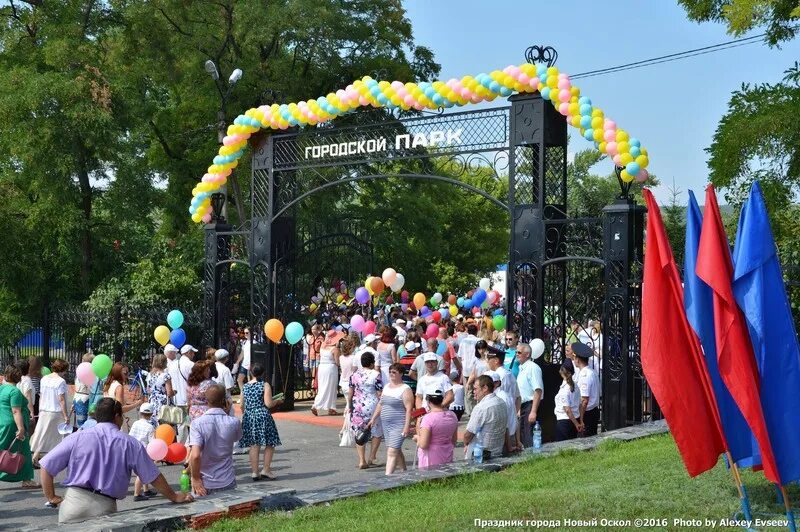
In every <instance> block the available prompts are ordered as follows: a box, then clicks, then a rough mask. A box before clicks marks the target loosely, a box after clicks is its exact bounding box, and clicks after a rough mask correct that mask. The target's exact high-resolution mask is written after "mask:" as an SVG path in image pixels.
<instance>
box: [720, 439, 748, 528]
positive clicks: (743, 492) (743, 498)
mask: <svg viewBox="0 0 800 532" xmlns="http://www.w3.org/2000/svg"><path fill="white" fill-rule="evenodd" d="M725 459H726V460H727V461H728V464H729V465H730V466H731V472H732V473H733V480H734V482H735V483H736V489H737V490H739V503H740V504H741V505H742V513H743V514H744V519H745V521H752V520H753V513H752V512H751V510H750V498H749V497H748V496H747V489H746V488H745V487H744V484H742V477H741V475H739V467H738V466H737V465H736V462H734V461H733V457H732V456H731V452H730V451H725Z"/></svg>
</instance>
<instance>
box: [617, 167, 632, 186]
mask: <svg viewBox="0 0 800 532" xmlns="http://www.w3.org/2000/svg"><path fill="white" fill-rule="evenodd" d="M619 177H620V179H622V181H624V182H625V183H630V182H631V181H633V176H632V175H631V174H629V173H628V171H627V170H622V171H621V172H620V173H619Z"/></svg>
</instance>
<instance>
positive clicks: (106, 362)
mask: <svg viewBox="0 0 800 532" xmlns="http://www.w3.org/2000/svg"><path fill="white" fill-rule="evenodd" d="M113 365H114V361H113V360H111V358H110V357H109V356H108V355H103V354H100V355H97V356H96V357H94V359H93V360H92V371H93V372H94V374H95V375H96V376H97V378H98V379H105V378H106V377H108V374H109V373H111V366H113ZM42 374H44V373H42Z"/></svg>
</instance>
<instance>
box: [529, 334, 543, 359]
mask: <svg viewBox="0 0 800 532" xmlns="http://www.w3.org/2000/svg"><path fill="white" fill-rule="evenodd" d="M542 354H544V342H543V341H542V339H541V338H534V339H533V340H531V358H532V359H533V360H536V359H537V358H539V357H540V356H542Z"/></svg>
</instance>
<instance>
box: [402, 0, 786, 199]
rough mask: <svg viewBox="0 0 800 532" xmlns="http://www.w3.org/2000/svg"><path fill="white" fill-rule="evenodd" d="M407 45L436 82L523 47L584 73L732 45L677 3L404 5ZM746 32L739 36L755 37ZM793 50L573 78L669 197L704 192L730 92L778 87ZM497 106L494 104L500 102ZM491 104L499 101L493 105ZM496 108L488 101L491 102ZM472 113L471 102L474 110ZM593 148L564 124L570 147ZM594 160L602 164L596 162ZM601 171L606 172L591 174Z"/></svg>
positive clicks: (442, 1) (748, 51) (503, 59)
mask: <svg viewBox="0 0 800 532" xmlns="http://www.w3.org/2000/svg"><path fill="white" fill-rule="evenodd" d="M403 5H404V6H405V8H406V10H407V16H408V18H409V19H410V20H411V23H412V27H413V31H414V40H415V42H416V43H417V44H418V45H423V46H427V47H428V48H430V49H431V50H433V52H434V55H435V58H436V61H437V62H438V63H440V64H441V67H442V68H441V73H440V79H443V80H447V79H450V78H453V77H455V78H461V77H462V76H464V75H467V74H469V75H473V76H474V75H476V74H479V73H481V72H486V73H488V72H491V71H492V70H502V69H503V68H505V67H506V66H507V65H510V64H520V63H522V62H524V60H525V57H524V52H525V49H526V48H527V47H528V46H531V45H535V44H538V45H549V46H552V47H554V48H555V49H556V50H557V51H558V61H557V63H556V66H558V67H559V70H561V71H563V72H566V73H567V74H573V73H579V72H587V71H590V70H596V69H600V68H606V67H612V66H616V65H622V64H626V63H631V62H634V61H639V60H643V59H649V58H652V57H658V56H662V55H667V54H671V53H675V52H682V51H684V50H691V49H694V48H700V47H703V46H708V45H712V44H718V43H722V42H727V41H730V40H733V39H734V38H735V37H732V36H730V35H728V34H727V33H726V31H725V30H726V27H725V25H724V24H719V23H710V22H708V23H702V24H698V23H695V22H692V21H689V20H688V18H687V17H686V13H685V11H684V10H683V9H682V8H681V7H680V6H678V4H677V1H675V0H657V1H647V2H645V1H642V0H639V1H633V0H615V1H608V0H607V1H603V2H597V1H588V0H582V1H570V0H562V1H560V2H552V1H551V2H542V1H540V0H506V1H504V2H494V1H487V0H484V1H478V0H459V1H453V0H435V1H433V0H404V2H403ZM762 32H763V30H756V31H753V32H751V33H749V34H747V36H750V35H756V34H759V33H762ZM798 52H800V42H798V41H797V40H796V41H794V42H790V43H788V44H784V45H783V46H782V48H781V49H777V48H769V47H768V46H767V45H765V44H762V43H757V44H749V45H747V46H739V47H737V48H733V49H729V50H722V51H718V52H715V53H709V54H705V55H700V56H697V57H691V58H688V59H682V60H679V61H673V62H669V63H662V64H659V65H654V66H648V67H645V68H639V69H634V70H627V71H623V72H618V73H613V74H607V75H602V76H595V77H588V78H585V79H580V80H576V81H575V85H577V86H578V87H580V89H581V94H582V95H585V96H589V97H590V98H591V99H592V103H594V104H595V105H597V106H599V107H600V108H602V109H603V111H604V112H605V114H606V116H607V117H609V118H611V119H612V120H614V121H616V123H617V125H618V126H619V127H622V128H624V129H626V130H627V131H628V132H629V133H630V134H631V135H632V136H635V137H637V138H638V139H640V140H641V142H642V145H643V146H646V147H647V149H648V152H649V158H650V166H649V167H648V169H649V170H650V171H651V172H652V173H655V174H656V175H657V176H658V178H659V179H660V181H661V185H660V186H659V187H657V188H655V189H654V193H655V195H656V198H657V199H658V200H659V202H661V203H665V202H667V201H669V198H670V193H669V190H668V187H670V186H672V183H673V180H674V184H675V186H677V187H678V188H679V189H680V190H681V191H682V194H681V196H680V197H679V201H680V202H681V203H684V202H686V200H687V194H686V190H687V189H692V190H694V191H695V193H696V194H697V195H698V197H703V196H704V194H703V193H702V191H703V189H704V187H705V185H706V183H707V181H708V179H707V178H708V167H707V160H708V154H707V153H706V152H705V149H706V148H707V147H708V146H709V145H710V144H711V142H712V139H713V135H714V131H715V130H716V128H717V124H718V123H719V120H720V119H721V118H722V116H723V115H724V114H725V112H726V110H727V108H728V102H729V100H730V97H731V94H732V93H733V92H734V91H735V90H737V89H739V88H740V87H741V85H742V84H743V83H760V82H770V83H772V82H777V81H780V79H781V78H782V77H783V72H784V70H786V69H787V68H789V67H790V66H792V65H793V64H794V61H795V60H797V59H798ZM498 100H499V99H498ZM496 102H497V101H496ZM496 102H495V103H496ZM473 108H477V106H473ZM590 147H592V144H591V143H590V142H589V141H587V140H584V139H583V138H581V137H580V135H579V134H578V131H577V130H576V129H574V128H572V127H570V147H569V151H570V152H572V153H574V152H576V151H579V150H581V149H584V148H590ZM601 164H609V163H608V162H606V163H601ZM596 171H597V173H601V174H606V173H607V172H609V171H610V164H609V168H608V169H605V168H597V169H596Z"/></svg>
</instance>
